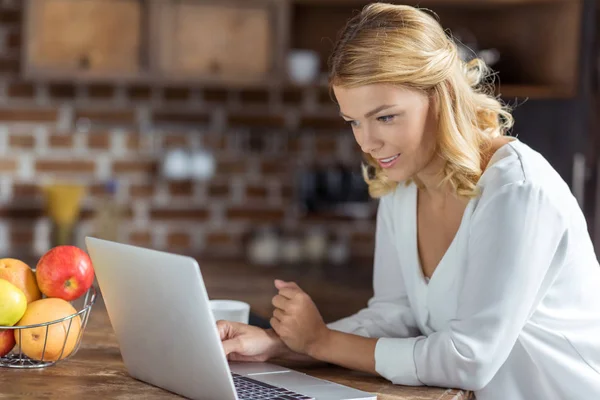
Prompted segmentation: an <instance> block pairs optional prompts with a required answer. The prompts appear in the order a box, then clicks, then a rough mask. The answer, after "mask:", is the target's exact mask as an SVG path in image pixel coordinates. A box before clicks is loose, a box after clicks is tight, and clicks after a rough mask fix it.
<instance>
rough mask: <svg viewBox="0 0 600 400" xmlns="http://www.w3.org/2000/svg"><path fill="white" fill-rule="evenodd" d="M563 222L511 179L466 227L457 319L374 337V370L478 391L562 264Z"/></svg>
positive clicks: (408, 381) (395, 378)
mask: <svg viewBox="0 0 600 400" xmlns="http://www.w3.org/2000/svg"><path fill="white" fill-rule="evenodd" d="M566 240H567V235H566V221H565V220H564V218H563V217H562V215H561V214H560V212H559V207H557V206H556V204H553V203H551V202H550V201H549V199H548V197H547V196H545V195H544V193H543V192H542V191H541V190H540V189H539V188H536V187H532V186H531V185H528V184H526V183H522V182H520V183H511V184H508V185H506V186H504V187H503V188H501V189H500V190H499V191H498V193H496V194H494V195H493V196H492V197H491V198H490V199H489V200H486V201H485V203H483V200H482V203H480V204H479V206H478V209H477V210H476V211H475V212H474V213H473V215H472V222H471V225H470V232H469V242H468V257H467V260H468V261H467V266H466V273H465V275H464V276H463V277H462V289H461V294H460V295H459V299H458V308H457V316H456V319H454V320H452V321H450V323H449V325H448V327H447V329H445V330H443V331H438V332H435V333H433V334H432V335H430V336H428V337H418V338H411V339H391V338H384V339H379V340H378V342H377V345H376V350H375V364H376V367H375V368H376V370H377V372H378V373H379V374H380V375H382V376H383V377H385V378H387V379H389V380H390V381H392V382H394V383H396V384H404V385H423V384H424V385H430V386H443V387H456V388H461V389H466V390H480V389H481V388H483V387H485V386H486V385H487V383H489V382H490V381H491V379H492V378H493V376H494V375H495V374H496V372H497V371H498V370H499V369H500V367H501V366H502V364H503V363H504V362H505V361H506V359H507V358H508V356H509V354H510V352H511V350H512V348H513V346H514V344H515V342H516V340H517V338H518V336H519V334H520V332H521V329H522V328H523V327H524V325H525V323H526V321H527V320H528V319H529V317H530V316H531V314H532V313H533V311H534V310H535V308H536V305H537V304H538V303H539V301H540V298H541V296H542V295H543V287H545V286H548V285H549V281H550V280H551V279H552V276H553V274H550V273H549V271H550V270H556V269H557V268H558V267H559V266H560V265H561V264H562V261H564V257H565V250H564V249H565V248H566V246H565V242H566Z"/></svg>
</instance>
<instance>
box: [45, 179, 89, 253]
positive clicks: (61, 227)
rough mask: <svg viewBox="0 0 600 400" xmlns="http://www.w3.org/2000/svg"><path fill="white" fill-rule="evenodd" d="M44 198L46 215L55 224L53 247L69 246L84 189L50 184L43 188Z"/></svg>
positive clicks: (69, 185)
mask: <svg viewBox="0 0 600 400" xmlns="http://www.w3.org/2000/svg"><path fill="white" fill-rule="evenodd" d="M43 193H44V196H45V197H46V213H47V214H48V216H49V217H50V219H51V220H52V222H53V223H54V224H55V227H56V230H57V231H56V234H55V239H54V243H53V245H60V244H69V243H68V241H69V236H70V234H71V230H72V228H73V225H74V224H75V221H76V220H77V217H78V216H79V211H80V210H81V200H82V199H83V196H84V195H85V187H84V186H83V185H77V184H52V185H47V186H44V187H43Z"/></svg>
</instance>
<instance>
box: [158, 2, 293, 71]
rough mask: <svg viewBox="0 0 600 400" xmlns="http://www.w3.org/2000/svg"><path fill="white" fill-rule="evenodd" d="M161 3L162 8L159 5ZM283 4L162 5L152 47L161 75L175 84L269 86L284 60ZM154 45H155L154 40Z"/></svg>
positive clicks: (180, 3)
mask: <svg viewBox="0 0 600 400" xmlns="http://www.w3.org/2000/svg"><path fill="white" fill-rule="evenodd" d="M157 3H158V2H157ZM278 3H279V4H281V2H280V1H265V0H263V1H256V0H254V1H252V0H243V1H239V0H237V1H233V0H225V1H194V0H178V1H165V2H162V3H158V5H157V8H156V9H155V11H154V17H153V21H155V24H154V26H157V27H158V29H157V30H156V32H154V33H153V34H154V35H155V36H154V37H153V40H151V42H152V45H153V46H156V47H155V48H154V50H155V53H154V54H155V59H154V60H155V64H156V66H157V69H158V70H159V71H160V74H161V75H162V76H164V77H169V79H170V78H174V79H180V78H183V79H191V80H217V81H222V82H253V81H265V80H267V79H269V78H272V77H273V74H274V71H275V70H276V65H277V62H278V60H279V58H278V57H280V55H281V54H280V48H281V47H280V43H281V41H280V38H278V37H276V36H277V35H278V34H279V35H282V34H283V32H280V31H279V30H278V28H277V27H278V23H279V22H280V21H279V20H278V18H279V14H278V13H279V12H280V10H279V9H278V5H277V4H278ZM154 39H155V40H154Z"/></svg>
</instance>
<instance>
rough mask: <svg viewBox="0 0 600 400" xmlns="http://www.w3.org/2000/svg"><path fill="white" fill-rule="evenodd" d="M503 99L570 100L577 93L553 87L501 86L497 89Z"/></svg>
mask: <svg viewBox="0 0 600 400" xmlns="http://www.w3.org/2000/svg"><path fill="white" fill-rule="evenodd" d="M496 90H497V93H498V94H500V95H501V97H503V98H515V97H517V98H529V99H569V98H573V97H575V93H573V91H572V90H570V89H569V88H565V87H561V86H551V85H501V86H500V87H499V88H497V89H496Z"/></svg>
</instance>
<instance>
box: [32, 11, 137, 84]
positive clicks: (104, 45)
mask: <svg viewBox="0 0 600 400" xmlns="http://www.w3.org/2000/svg"><path fill="white" fill-rule="evenodd" d="M141 5H142V2H141V1H140V0H30V1H29V2H28V7H27V13H26V19H25V30H26V31H25V37H26V41H25V43H26V48H25V60H24V61H25V62H24V65H25V68H26V71H27V73H28V75H35V76H45V75H50V76H52V75H59V76H63V77H69V78H72V77H76V76H78V75H83V76H86V75H88V76H111V77H115V76H116V77H118V76H121V75H125V76H127V75H133V74H135V73H137V72H138V71H139V70H140V65H139V64H140V54H141V53H140V52H141V41H142V36H141V20H142V6H141Z"/></svg>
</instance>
